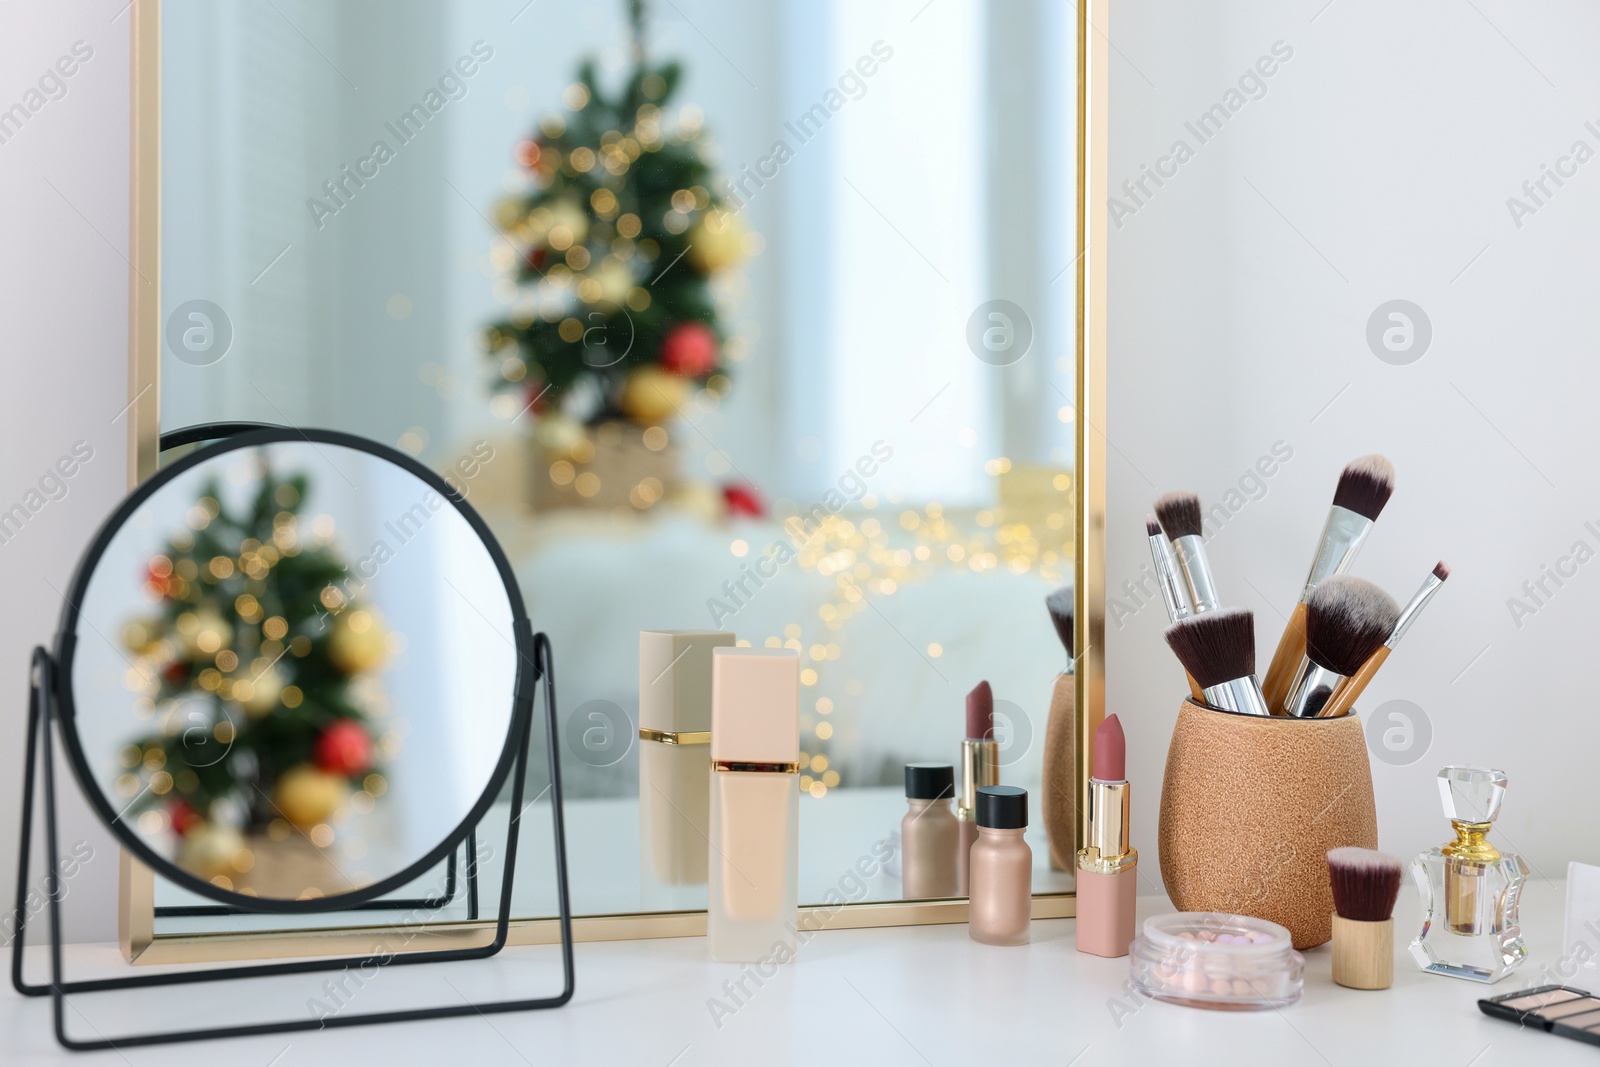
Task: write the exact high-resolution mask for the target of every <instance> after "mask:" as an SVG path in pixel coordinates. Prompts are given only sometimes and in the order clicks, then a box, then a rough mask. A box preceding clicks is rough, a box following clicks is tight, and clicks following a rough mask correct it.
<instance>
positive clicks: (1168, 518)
mask: <svg viewBox="0 0 1600 1067" xmlns="http://www.w3.org/2000/svg"><path fill="white" fill-rule="evenodd" d="M1156 518H1157V519H1158V520H1160V522H1161V529H1162V530H1163V531H1164V532H1165V533H1166V535H1167V538H1168V540H1170V541H1171V542H1172V555H1173V558H1174V559H1176V560H1177V562H1178V572H1179V573H1180V574H1181V575H1182V576H1183V584H1184V588H1185V589H1186V590H1187V591H1188V594H1189V606H1190V608H1191V609H1193V611H1194V613H1195V614H1196V615H1199V614H1202V613H1204V612H1207V611H1216V610H1217V609H1218V608H1219V607H1221V606H1222V602H1221V601H1220V600H1218V599H1217V587H1216V583H1215V582H1213V581H1212V578H1211V562H1210V561H1209V560H1207V559H1206V542H1205V538H1204V536H1203V534H1204V523H1205V520H1204V517H1203V516H1202V514H1201V512H1200V498H1199V497H1198V496H1195V495H1194V494H1193V493H1187V492H1177V493H1167V494H1166V495H1165V496H1162V497H1160V498H1158V499H1157V500H1156Z"/></svg>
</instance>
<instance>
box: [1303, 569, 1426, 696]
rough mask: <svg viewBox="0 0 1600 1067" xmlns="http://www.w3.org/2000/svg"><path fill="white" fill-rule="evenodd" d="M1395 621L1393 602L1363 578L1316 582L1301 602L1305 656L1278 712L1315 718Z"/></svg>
mask: <svg viewBox="0 0 1600 1067" xmlns="http://www.w3.org/2000/svg"><path fill="white" fill-rule="evenodd" d="M1399 619H1400V605H1398V604H1396V603H1395V602H1394V598H1393V597H1391V596H1390V595H1389V594H1388V593H1385V592H1384V591H1383V590H1382V589H1379V588H1378V587H1377V586H1375V585H1373V584H1372V583H1371V582H1369V581H1367V580H1365V579H1363V578H1353V577H1351V576H1350V575H1348V574H1342V575H1339V576H1338V577H1336V578H1327V579H1325V580H1323V581H1322V582H1320V583H1318V585H1317V587H1316V588H1315V589H1313V590H1311V596H1310V597H1309V598H1307V600H1306V654H1305V656H1304V658H1302V659H1301V661H1300V666H1299V668H1298V669H1297V670H1296V671H1295V673H1294V677H1293V679H1291V681H1290V682H1289V696H1288V697H1287V698H1286V699H1285V700H1284V704H1283V710H1284V711H1285V712H1286V713H1287V714H1289V715H1292V716H1294V717H1296V718H1301V719H1310V718H1316V717H1318V715H1319V713H1320V712H1321V711H1322V709H1323V706H1324V705H1326V704H1327V703H1328V702H1329V701H1330V700H1331V699H1332V697H1333V691H1334V690H1335V689H1337V688H1338V687H1339V686H1340V684H1341V683H1343V682H1344V681H1345V680H1346V679H1348V678H1350V677H1351V676H1352V675H1354V674H1356V673H1357V672H1359V671H1360V670H1361V666H1362V664H1364V663H1366V662H1367V659H1368V657H1370V656H1371V655H1372V654H1373V653H1374V652H1376V651H1377V650H1378V649H1379V648H1380V647H1381V646H1382V645H1383V643H1384V642H1385V641H1387V640H1388V639H1389V635H1390V634H1392V633H1394V627H1395V623H1396V622H1397V621H1399Z"/></svg>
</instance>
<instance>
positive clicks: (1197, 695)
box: [1144, 515, 1204, 704]
mask: <svg viewBox="0 0 1600 1067" xmlns="http://www.w3.org/2000/svg"><path fill="white" fill-rule="evenodd" d="M1144 533H1145V537H1147V538H1149V540H1150V559H1151V561H1152V562H1153V563H1154V564H1155V568H1156V583H1157V584H1158V585H1160V586H1161V602H1162V603H1163V604H1165V605H1166V607H1167V621H1168V622H1169V623H1170V622H1177V621H1178V620H1179V619H1187V618H1188V617H1189V616H1190V615H1192V614H1193V612H1192V611H1190V610H1189V594H1188V593H1187V592H1186V591H1185V590H1184V587H1183V583H1182V582H1181V581H1179V580H1178V564H1177V561H1176V560H1175V559H1173V557H1172V543H1171V542H1170V541H1168V540H1167V538H1166V535H1165V534H1163V533H1162V532H1161V524H1160V523H1159V522H1157V521H1156V517H1155V516H1154V515H1146V516H1145V517H1144ZM1184 676H1185V677H1187V678H1188V679H1189V695H1190V696H1192V697H1194V701H1195V703H1196V704H1198V703H1200V702H1201V701H1202V700H1203V699H1204V697H1203V695H1202V694H1201V692H1200V683H1198V682H1196V681H1195V680H1194V675H1192V674H1189V672H1188V671H1185V672H1184Z"/></svg>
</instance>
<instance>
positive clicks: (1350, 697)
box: [1317, 559, 1450, 719]
mask: <svg viewBox="0 0 1600 1067" xmlns="http://www.w3.org/2000/svg"><path fill="white" fill-rule="evenodd" d="M1449 577H1450V568H1449V567H1447V566H1445V562H1444V560H1442V559H1441V560H1440V561H1439V562H1438V563H1437V564H1435V565H1434V568H1433V572H1432V573H1430V574H1429V575H1428V577H1427V578H1425V579H1423V582H1422V588H1420V589H1418V590H1417V593H1416V595H1415V596H1413V597H1412V598H1411V603H1409V604H1407V605H1406V606H1405V609H1404V610H1402V611H1401V612H1400V618H1399V619H1398V620H1397V621H1396V622H1395V624H1394V631H1393V632H1392V633H1390V634H1389V637H1388V639H1387V640H1385V641H1384V642H1383V644H1381V645H1379V646H1378V648H1377V650H1376V651H1375V652H1373V653H1372V655H1370V656H1368V657H1367V661H1366V662H1365V663H1363V664H1362V665H1361V669H1360V670H1359V671H1357V672H1356V673H1355V674H1353V675H1351V676H1350V677H1349V678H1348V679H1346V680H1345V681H1343V682H1340V683H1339V686H1338V688H1336V689H1335V690H1334V691H1333V696H1331V697H1329V698H1328V702H1327V703H1326V704H1324V705H1323V706H1322V710H1321V711H1320V712H1318V713H1317V714H1318V716H1319V717H1321V718H1328V719H1332V718H1337V717H1338V716H1340V715H1347V714H1349V712H1350V709H1351V708H1353V707H1355V704H1356V701H1357V700H1359V699H1361V694H1362V692H1363V691H1364V690H1365V689H1366V688H1367V683H1368V682H1370V681H1372V678H1373V675H1375V674H1377V673H1378V668H1380V667H1382V666H1383V664H1384V661H1386V660H1387V659H1388V658H1389V653H1390V652H1393V651H1394V646H1395V645H1398V644H1399V643H1400V639H1401V638H1402V637H1404V636H1405V634H1406V631H1407V630H1409V629H1410V628H1411V624H1412V623H1414V622H1416V621H1417V616H1418V615H1420V614H1422V609H1423V608H1425V607H1427V605H1428V601H1430V600H1432V599H1433V594H1435V593H1437V592H1438V591H1439V587H1440V586H1442V585H1444V583H1445V579H1447V578H1449Z"/></svg>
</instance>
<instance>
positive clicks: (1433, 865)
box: [1411, 767, 1528, 982]
mask: <svg viewBox="0 0 1600 1067" xmlns="http://www.w3.org/2000/svg"><path fill="white" fill-rule="evenodd" d="M1505 795H1506V776H1505V772H1504V771H1495V770H1490V769H1489V768H1487V767H1446V768H1445V769H1444V770H1442V771H1440V772H1439V797H1440V799H1441V800H1442V801H1443V803H1444V813H1445V815H1446V816H1448V817H1449V819H1450V825H1452V826H1454V827H1455V831H1456V839H1455V840H1454V841H1451V842H1450V843H1448V844H1445V845H1440V846H1439V847H1438V848H1431V849H1429V850H1428V851H1426V852H1424V853H1423V854H1422V855H1420V856H1418V857H1417V858H1416V859H1415V860H1413V861H1412V863H1411V873H1412V874H1413V875H1414V876H1415V878H1416V880H1417V889H1418V890H1419V891H1421V893H1422V930H1421V932H1420V933H1418V934H1417V936H1416V937H1415V938H1414V939H1413V940H1412V942H1411V956H1412V958H1413V959H1415V960H1416V961H1417V965H1418V966H1420V967H1421V968H1422V969H1423V970H1425V971H1432V972H1433V973H1435V974H1448V975H1451V976H1453V977H1455V978H1467V979H1471V980H1472V981H1475V982H1498V981H1499V980H1500V979H1502V978H1504V977H1505V976H1506V975H1508V974H1510V973H1511V972H1512V971H1514V970H1516V968H1517V966H1518V965H1519V964H1521V963H1522V961H1523V960H1524V959H1526V958H1527V955H1528V948H1527V946H1526V945H1524V944H1523V942H1522V927H1521V925H1520V924H1519V922H1518V917H1517V907H1518V904H1519V900H1520V897H1521V895H1522V885H1523V883H1524V882H1525V881H1527V878H1528V865H1527V864H1526V863H1524V862H1523V860H1522V857H1521V856H1518V855H1515V854H1513V853H1509V852H1501V851H1500V850H1499V849H1497V848H1495V847H1494V845H1492V844H1490V843H1489V839H1488V834H1489V828H1490V827H1491V826H1492V825H1493V824H1494V820H1495V817H1496V816H1498V815H1499V814H1500V802H1501V800H1503V799H1504V798H1505Z"/></svg>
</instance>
